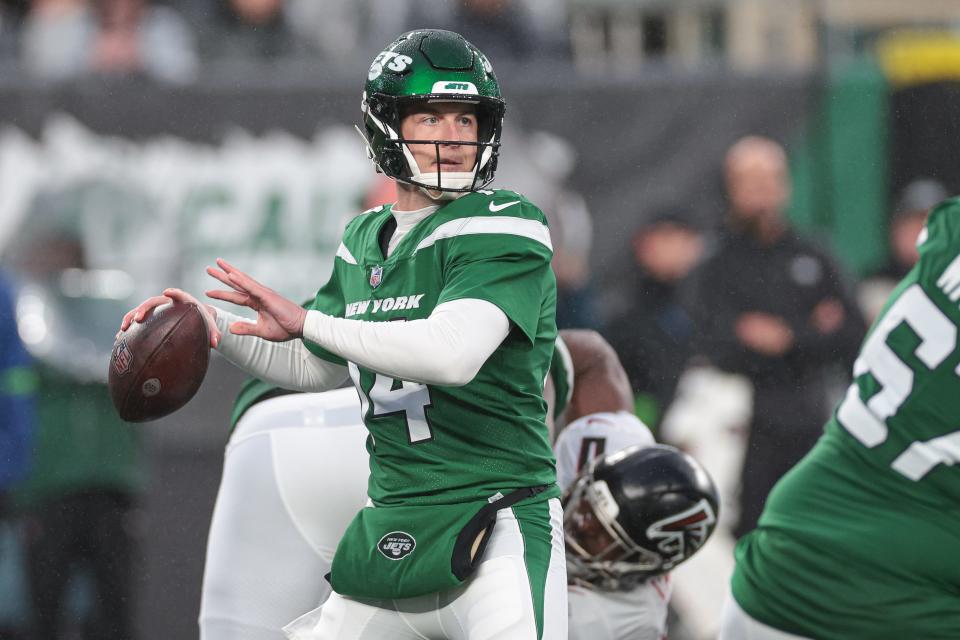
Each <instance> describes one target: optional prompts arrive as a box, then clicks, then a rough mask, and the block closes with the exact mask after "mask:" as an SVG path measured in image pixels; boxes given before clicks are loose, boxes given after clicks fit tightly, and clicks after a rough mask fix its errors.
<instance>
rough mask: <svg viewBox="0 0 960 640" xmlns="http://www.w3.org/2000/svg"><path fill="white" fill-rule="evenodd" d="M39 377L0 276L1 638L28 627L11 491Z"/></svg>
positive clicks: (23, 456) (27, 459)
mask: <svg viewBox="0 0 960 640" xmlns="http://www.w3.org/2000/svg"><path fill="white" fill-rule="evenodd" d="M35 391H36V376H35V373H34V370H33V367H32V365H31V362H30V356H29V355H28V354H27V351H26V349H25V348H24V346H23V343H22V342H21V340H20V335H19V333H18V332H17V318H16V313H15V304H14V293H13V287H12V286H11V283H10V282H9V281H8V280H7V278H6V277H5V276H2V275H0V593H2V594H3V598H2V599H3V603H2V604H0V638H5V639H6V638H16V637H19V636H17V635H16V634H17V633H18V631H21V630H22V625H23V624H24V620H23V618H24V617H25V612H24V610H23V601H24V599H25V595H26V594H25V593H24V591H25V588H24V585H23V584H22V576H21V572H20V564H19V560H20V556H21V553H22V540H21V536H20V528H19V527H18V526H17V522H16V519H15V517H14V511H13V509H12V499H11V490H12V489H13V487H14V485H15V483H17V482H18V481H20V480H21V479H22V478H23V476H24V475H25V474H26V473H27V472H28V471H29V468H30V465H31V463H32V456H31V454H30V452H31V450H32V448H33V435H34V419H35V397H34V393H35Z"/></svg>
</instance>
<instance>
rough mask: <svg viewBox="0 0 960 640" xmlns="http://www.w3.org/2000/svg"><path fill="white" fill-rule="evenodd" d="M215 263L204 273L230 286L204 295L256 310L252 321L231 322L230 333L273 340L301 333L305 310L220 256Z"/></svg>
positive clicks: (294, 336)
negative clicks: (255, 317)
mask: <svg viewBox="0 0 960 640" xmlns="http://www.w3.org/2000/svg"><path fill="white" fill-rule="evenodd" d="M217 266H218V267H219V269H216V268H214V267H207V273H208V274H209V275H210V276H212V277H213V278H215V279H217V280H219V281H220V282H222V283H223V284H225V285H227V286H228V287H230V289H228V290H223V289H215V290H211V291H207V295H208V296H209V297H211V298H214V299H216V300H224V301H226V302H231V303H233V304H236V305H240V306H244V307H248V308H250V309H253V310H254V311H256V312H257V321H256V322H255V323H251V322H234V323H233V324H231V325H230V332H231V333H235V334H238V335H251V336H259V337H261V338H265V339H267V340H273V341H276V342H282V341H284V340H292V339H293V338H299V337H300V336H302V335H303V323H304V320H305V319H306V317H307V311H306V309H304V308H303V307H301V306H300V305H299V304H297V303H296V302H293V301H292V300H288V299H287V298H284V297H283V296H282V295H280V294H279V293H277V292H276V291H274V290H273V289H271V288H270V287H267V286H264V285H262V284H260V283H259V282H257V281H256V280H254V279H253V278H251V277H250V276H249V275H247V274H246V273H244V272H243V271H241V270H240V269H237V268H236V267H234V266H233V265H231V264H230V263H229V262H227V261H226V260H224V259H222V258H218V259H217Z"/></svg>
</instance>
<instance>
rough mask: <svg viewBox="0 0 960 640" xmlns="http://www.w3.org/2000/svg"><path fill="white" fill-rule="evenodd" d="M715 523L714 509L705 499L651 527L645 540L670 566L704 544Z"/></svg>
mask: <svg viewBox="0 0 960 640" xmlns="http://www.w3.org/2000/svg"><path fill="white" fill-rule="evenodd" d="M716 521H717V515H716V513H714V511H713V507H712V506H710V503H709V502H707V501H706V500H701V501H700V502H698V503H697V504H695V505H693V506H692V507H691V508H689V509H687V510H686V511H682V512H680V513H678V514H676V515H673V516H670V517H669V518H664V519H663V520H659V521H658V522H655V523H653V524H652V525H650V526H649V527H648V528H647V537H648V538H650V540H652V541H654V542H655V543H656V544H657V549H658V550H659V551H660V553H662V554H663V556H664V558H665V559H666V562H665V564H666V565H668V566H673V565H674V564H676V563H678V562H680V561H681V560H683V559H684V558H685V557H687V556H688V555H690V554H691V553H693V552H694V551H696V550H697V549H699V548H700V547H701V546H702V545H703V543H704V542H706V540H707V537H708V536H709V535H710V531H711V527H712V525H713V524H714V523H715V522H716ZM688 545H689V548H687V546H688Z"/></svg>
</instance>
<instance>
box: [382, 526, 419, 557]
mask: <svg viewBox="0 0 960 640" xmlns="http://www.w3.org/2000/svg"><path fill="white" fill-rule="evenodd" d="M416 546H417V541H416V540H414V539H413V536H411V535H410V534H409V533H404V532H403V531H391V532H390V533H388V534H387V535H385V536H383V537H382V538H380V542H378V543H377V549H379V550H380V553H382V554H383V556H384V557H385V558H386V559H387V560H401V559H403V558H406V557H407V556H408V555H410V554H411V553H413V550H414V549H415V548H416Z"/></svg>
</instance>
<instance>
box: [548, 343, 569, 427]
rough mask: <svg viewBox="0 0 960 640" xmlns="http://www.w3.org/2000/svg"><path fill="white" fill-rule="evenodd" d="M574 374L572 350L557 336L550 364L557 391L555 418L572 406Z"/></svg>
mask: <svg viewBox="0 0 960 640" xmlns="http://www.w3.org/2000/svg"><path fill="white" fill-rule="evenodd" d="M573 373H574V372H573V358H571V357H570V350H569V349H567V344H566V343H565V342H564V341H563V338H561V337H560V334H557V340H556V343H555V345H554V351H553V360H552V361H551V362H550V375H551V377H553V387H554V389H556V390H557V398H556V400H555V402H556V406H555V407H554V410H553V417H554V418H559V417H560V414H561V413H563V410H564V409H566V408H567V405H568V404H570V399H571V398H573ZM561 376H562V377H561ZM561 394H562V396H563V397H561Z"/></svg>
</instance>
